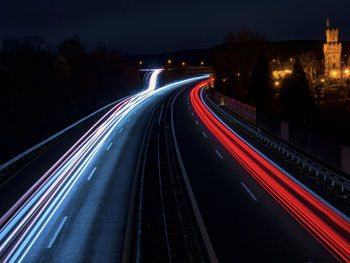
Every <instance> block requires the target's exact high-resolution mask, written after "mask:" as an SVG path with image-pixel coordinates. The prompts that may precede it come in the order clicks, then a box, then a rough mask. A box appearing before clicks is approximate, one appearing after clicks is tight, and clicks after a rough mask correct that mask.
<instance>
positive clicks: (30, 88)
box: [0, 38, 139, 163]
mask: <svg viewBox="0 0 350 263" xmlns="http://www.w3.org/2000/svg"><path fill="white" fill-rule="evenodd" d="M138 81H139V79H138V73H137V71H136V70H133V68H131V67H129V66H128V65H126V64H125V63H124V62H123V60H122V57H121V55H120V53H119V52H118V51H115V50H110V51H108V50H107V49H105V48H102V47H100V48H96V49H94V50H92V51H88V50H87V49H86V48H85V47H84V45H83V44H82V43H81V42H80V41H79V40H78V39H77V38H72V39H68V40H66V41H64V42H62V43H61V44H60V45H58V47H57V49H53V48H52V47H50V46H49V45H48V44H47V43H46V42H45V41H43V40H42V39H38V38H25V39H7V40H3V43H2V49H1V50H0V87H1V92H0V113H1V120H2V122H3V124H5V125H4V126H3V127H2V129H0V145H1V151H0V163H1V162H4V161H6V160H7V159H9V158H11V157H12V156H14V155H16V154H18V153H20V152H21V151H23V150H25V149H27V148H28V147H30V146H32V145H34V144H35V143H37V142H39V141H41V140H43V139H44V138H45V137H48V136H49V135H52V134H53V133H55V132H57V131H59V130H60V129H62V128H64V127H65V126H68V125H69V124H71V123H72V122H74V121H76V120H78V119H79V118H81V117H82V116H84V115H86V114H88V113H90V112H92V111H93V110H95V109H97V108H98V107H100V106H102V105H104V104H106V103H107V102H110V101H112V100H114V99H116V98H118V97H121V96H123V95H126V94H128V93H130V91H131V90H132V89H135V88H136V86H137V83H139V82H138Z"/></svg>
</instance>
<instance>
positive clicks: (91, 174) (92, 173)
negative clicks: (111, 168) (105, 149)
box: [87, 167, 97, 181]
mask: <svg viewBox="0 0 350 263" xmlns="http://www.w3.org/2000/svg"><path fill="white" fill-rule="evenodd" d="M96 169H97V167H95V168H94V169H93V170H92V172H91V173H90V175H89V177H88V179H87V180H88V181H90V179H91V177H92V176H93V175H94V173H95V171H96Z"/></svg>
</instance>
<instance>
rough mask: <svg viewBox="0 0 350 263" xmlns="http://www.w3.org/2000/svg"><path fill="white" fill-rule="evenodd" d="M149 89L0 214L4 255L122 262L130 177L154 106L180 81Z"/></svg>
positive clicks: (152, 82)
mask: <svg viewBox="0 0 350 263" xmlns="http://www.w3.org/2000/svg"><path fill="white" fill-rule="evenodd" d="M159 73H160V70H154V71H153V72H152V74H151V76H150V81H149V86H148V88H147V89H146V90H144V91H142V92H140V93H137V94H134V95H133V96H129V97H127V98H125V99H124V100H122V101H121V102H119V103H118V104H117V105H116V106H115V107H113V108H112V109H111V110H110V111H109V112H108V113H106V114H105V115H104V116H103V117H102V118H101V119H100V120H99V121H98V122H97V123H96V124H94V126H93V127H92V128H91V129H90V130H89V131H88V132H86V134H85V135H84V136H83V137H81V138H80V139H79V141H77V142H76V143H75V144H74V145H73V146H72V147H71V148H70V149H69V150H68V151H67V152H66V153H65V154H64V155H63V156H62V157H61V158H59V160H58V161H57V162H56V163H55V164H54V166H52V167H51V168H50V169H49V170H48V171H47V172H46V173H45V174H44V175H43V176H42V177H41V178H40V179H39V181H37V182H36V183H35V184H34V185H33V186H32V187H31V188H30V189H29V190H28V191H27V192H26V194H24V195H23V196H22V197H21V198H20V199H19V200H18V202H17V203H16V204H15V205H14V206H13V207H12V208H11V209H10V210H9V211H8V212H7V213H6V214H4V215H3V217H2V218H1V219H0V224H1V231H0V260H1V262H4V261H5V262H21V261H23V262H52V261H54V262H86V261H92V262H95V261H101V262H115V261H117V262H118V261H121V257H122V249H123V243H124V237H125V227H126V219H127V213H128V207H129V201H130V191H131V184H132V180H133V175H134V173H135V171H134V170H135V166H136V159H137V156H138V153H139V146H140V142H141V140H142V138H143V136H144V134H143V131H144V130H145V127H146V124H147V120H148V119H149V118H150V116H151V114H152V111H153V108H154V107H155V106H156V105H158V103H159V102H160V101H162V100H163V99H164V98H165V97H166V96H168V95H169V94H170V93H171V92H172V91H173V90H174V89H177V88H178V87H179V86H181V85H183V84H186V83H189V82H192V81H195V80H198V79H201V78H204V77H205V76H200V77H197V78H192V79H188V80H184V81H181V82H178V83H174V84H169V85H166V86H164V87H161V88H157V89H156V82H157V76H158V75H159Z"/></svg>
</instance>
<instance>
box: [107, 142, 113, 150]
mask: <svg viewBox="0 0 350 263" xmlns="http://www.w3.org/2000/svg"><path fill="white" fill-rule="evenodd" d="M112 144H113V142H111V144H110V145H108V147H107V151H108V150H109V149H110V148H111V146H112Z"/></svg>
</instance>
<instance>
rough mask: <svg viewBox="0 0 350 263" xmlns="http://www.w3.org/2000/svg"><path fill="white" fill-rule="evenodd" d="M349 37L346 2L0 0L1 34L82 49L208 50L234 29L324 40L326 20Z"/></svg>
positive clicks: (349, 15) (283, 37)
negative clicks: (71, 42)
mask: <svg viewBox="0 0 350 263" xmlns="http://www.w3.org/2000/svg"><path fill="white" fill-rule="evenodd" d="M327 17H329V18H330V20H331V25H334V26H336V27H339V29H340V37H341V39H343V40H350V0H338V1H324V0H319V1H316V0H294V1H288V0H287V1H268V0H241V1H233V0H188V1H185V0H172V1H171V0H148V1H147V0H146V1H142V0H122V1H118V0H113V1H112V0H100V1H97V0H95V1H91V0H3V1H2V5H1V6H0V37H22V36H40V37H43V38H45V39H46V40H48V41H50V42H52V43H54V44H56V43H58V42H60V41H61V40H63V39H66V38H69V37H71V36H74V35H76V36H78V37H79V38H80V39H81V40H82V41H83V42H84V43H86V44H87V46H88V47H93V46H95V45H105V46H108V47H115V48H120V49H121V50H122V51H123V53H130V54H131V53H152V52H163V51H170V50H179V49H185V48H202V47H211V46H213V45H216V44H218V43H220V42H222V40H223V38H224V35H225V34H226V33H227V32H228V31H230V30H232V31H234V32H236V31H239V30H240V29H242V28H244V29H250V30H252V31H254V32H256V33H260V34H263V35H265V36H266V37H267V38H268V39H269V40H290V39H323V38H324V28H325V20H326V18H327Z"/></svg>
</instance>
